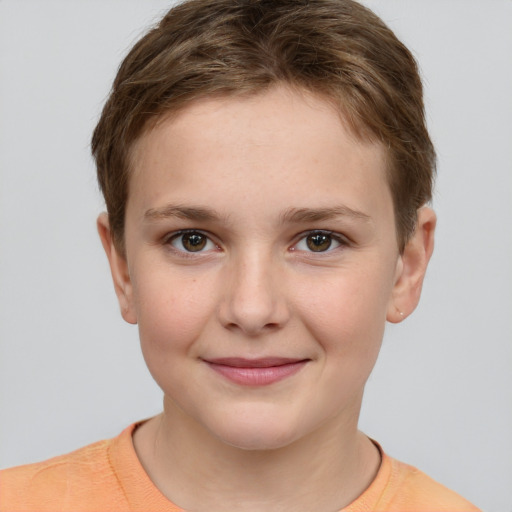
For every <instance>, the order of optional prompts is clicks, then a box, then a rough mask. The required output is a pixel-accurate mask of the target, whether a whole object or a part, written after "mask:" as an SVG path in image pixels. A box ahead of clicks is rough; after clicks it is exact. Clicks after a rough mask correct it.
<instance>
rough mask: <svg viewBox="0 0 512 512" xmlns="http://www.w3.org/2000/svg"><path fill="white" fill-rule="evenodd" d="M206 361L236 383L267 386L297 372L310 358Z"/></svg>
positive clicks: (233, 358)
mask: <svg viewBox="0 0 512 512" xmlns="http://www.w3.org/2000/svg"><path fill="white" fill-rule="evenodd" d="M205 362H206V363H207V364H208V365H209V366H210V368H211V369H212V370H215V371H216V372H218V373H220V374H221V375H222V376H223V377H225V378H227V379H228V380H230V381H232V382H235V383H236V384H242V385H245V386H266V385H269V384H273V383H274V382H277V381H280V380H283V379H285V378H286V377H290V376H291V375H293V374H295V373H297V372H298V371H299V370H301V369H302V368H303V367H304V366H305V364H306V363H307V362H308V360H307V359H287V358H282V357H266V358H262V359H244V358H240V357H224V358H219V359H209V360H205Z"/></svg>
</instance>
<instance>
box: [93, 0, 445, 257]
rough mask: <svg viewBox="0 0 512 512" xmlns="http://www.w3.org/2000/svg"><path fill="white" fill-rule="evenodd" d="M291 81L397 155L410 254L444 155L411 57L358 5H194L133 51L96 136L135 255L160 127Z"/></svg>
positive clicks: (114, 222) (118, 239) (112, 210)
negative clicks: (134, 208)
mask: <svg viewBox="0 0 512 512" xmlns="http://www.w3.org/2000/svg"><path fill="white" fill-rule="evenodd" d="M279 84H286V85H287V86H290V87H292V88H297V89H301V90H305V91H309V92H312V93H314V94H315V95H318V96H322V97H323V98H325V99H326V100H327V101H328V102H330V103H331V104H332V105H333V106H334V107H335V108H336V109H337V111H338V112H339V113H340V117H341V119H342V120H343V122H344V123H346V124H347V126H348V128H349V129H350V131H351V132H352V134H353V135H354V136H355V137H356V138H357V139H359V140H362V141H375V142H378V143H380V144H382V145H383V146H384V148H385V149H386V172H387V180H388V185H389V187H390V191H391V194H392V198H393V206H394V213H395V222H396V239H397V244H398V247H399V250H400V251H402V250H403V248H404V246H405V244H406V242H407V240H408V239H409V237H410V236H411V234H412V233H413V232H414V229H415V225H416V218H417V211H418V209H419V208H420V207H421V206H423V205H424V204H425V203H426V202H428V201H429V200H430V199H431V195H432V182H433V174H434V168H435V153H434V149H433V146H432V143H431V141H430V138H429V135H428V132H427V129H426V126H425V119H424V108H423V98H422V85H421V80H420V77H419V74H418V69H417V65H416V62H415V60H414V58H413V56H412V55H411V53H410V52H409V50H408V49H407V48H406V47H405V46H404V45H403V44H402V43H401V42H400V41H399V40H398V39H397V38H396V36H395V35H394V34H393V32H392V31H391V30H390V29H389V28H387V27H386V26H385V25H384V23H383V22H382V21H381V20H380V19H379V18H378V17H377V16H375V15H374V14H373V13H372V12H371V11H369V10H368V9H366V8H365V7H363V6H362V5H360V4H358V3H357V2H353V1H351V0H314V1H296V0H278V1H272V2H268V1H265V0H236V1H233V0H191V1H188V2H184V3H182V4H180V5H178V6H176V7H174V8H173V9H171V10H170V11H169V12H168V13H167V14H166V15H165V16H164V18H163V19H162V20H161V21H160V23H159V24H158V25H157V26H156V27H155V28H154V29H152V30H150V31H149V32H148V33H147V34H146V35H145V36H144V37H143V38H142V39H141V40H140V41H139V42H138V43H137V44H136V45H135V46H134V47H133V49H132V50H131V51H130V53H129V54H128V55H127V57H126V58H125V60H124V61H123V63H122V65H121V67H120V69H119V71H118V74H117V76H116V79H115V81H114V84H113V87H112V91H111V94H110V97H109V99H108V101H107V103H106V105H105V107H104V109H103V113H102V116H101V118H100V121H99V122H98V125H97V127H96V130H95V132H94V135H93V139H92V151H93V155H94V157H95V159H96V164H97V169H98V179H99V183H100V187H101V190H102V192H103V195H104V197H105V201H106V205H107V211H108V215H109V222H110V227H111V230H112V234H113V237H114V240H115V244H116V246H117V247H118V249H119V250H120V251H121V252H122V251H124V223H125V212H126V204H127V200H128V197H129V193H130V175H131V169H132V163H133V162H132V153H133V148H134V146H135V143H136V141H137V140H139V139H140V138H141V136H142V135H143V134H144V133H146V132H147V131H148V130H150V129H151V128H152V127H154V126H155V125H156V124H157V123H158V122H159V120H161V119H163V118H164V117H166V116H169V115H172V114H173V113H177V112H178V111H180V110H182V109H184V108H186V106H187V105H190V104H191V103H193V102H194V101H196V100H198V99H201V98H205V97H221V96H250V95H255V94H258V93H262V92H264V91H267V90H269V89H270V88H272V87H275V86H277V85H279Z"/></svg>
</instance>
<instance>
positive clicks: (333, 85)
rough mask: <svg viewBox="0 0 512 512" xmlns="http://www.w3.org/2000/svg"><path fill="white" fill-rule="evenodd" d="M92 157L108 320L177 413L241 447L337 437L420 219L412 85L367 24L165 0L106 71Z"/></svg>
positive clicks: (270, 6) (399, 49)
mask: <svg viewBox="0 0 512 512" xmlns="http://www.w3.org/2000/svg"><path fill="white" fill-rule="evenodd" d="M93 152H94V155H95V157H96V160H97V165H98V174H99V179H100V184H101V187H102V190H103V193H104V195H105V199H106V203H107V209H108V218H107V217H105V216H103V217H100V219H99V223H98V224H99V231H100V235H101V238H102V241H103V244H104V247H105V249H106V252H107V255H108V257H109V260H110V265H111V269H112V275H113V278H114V284H115V287H116V292H117V295H118V298H119V302H120V305H121V310H122V314H123V317H124V318H125V320H127V321H128V322H131V323H137V324H138V326H139V333H140V338H141V345H142V351H143V353H144V357H145V359H146V362H147V364H148V367H149V369H150V372H151V373H152V375H153V377H154V378H155V380H156V381H157V383H158V384H159V385H160V387H161V388H162V389H163V390H164V392H165V396H166V402H165V403H166V411H172V417H173V418H174V420H175V421H176V418H181V420H182V426H183V425H185V426H186V428H185V431H186V432H195V433H197V435H203V437H202V439H203V440H204V439H209V440H211V439H212V436H211V434H213V438H215V439H221V440H222V441H223V442H224V445H225V444H230V445H235V446H237V447H239V448H245V449H270V448H279V447H283V446H285V445H288V444H290V443H292V442H294V441H298V440H303V439H305V438H308V437H309V438H310V439H311V436H310V435H309V434H311V435H313V433H314V432H315V433H320V432H323V433H324V434H325V433H326V432H325V430H326V429H331V432H330V433H331V434H332V433H333V432H332V429H334V430H335V431H336V432H338V433H339V430H340V429H342V430H344V431H351V432H353V431H354V430H355V429H356V427H357V417H358V411H359V407H360V404H361V399H362V393H363V389H364V385H365V382H366V379H367V378H368V376H369V374H370V372H371V369H372V367H373V364H374V362H375V360H376V357H377V354H378V351H379V348H380V344H381V341H382V336H383V332H384V324H385V321H386V320H389V321H393V322H399V321H401V320H402V318H403V316H406V315H407V314H409V313H410V312H411V311H412V310H413V309H414V307H415V306H416V304H417V302H418V300H419V294H420V290H421V283H422V279H423V275H424V273H425V269H426V265H427V262H428V259H429V257H430V254H431V252H432V241H433V230H434V225H435V216H433V213H432V212H431V211H430V210H429V209H425V208H422V206H423V205H424V203H425V202H426V201H427V200H428V199H429V198H430V187H431V178H432V168H433V160H434V155H433V150H432V147H431V144H430V141H429V138H428V135H427V132H426V130H425V127H424V120H423V107H422V100H421V83H420V80H419V78H418V74H417V70H416V65H415V63H414V60H413V59H412V57H411V55H410V53H409V52H408V51H407V50H406V49H405V48H404V47H403V45H402V44H401V43H400V42H398V41H397V40H396V38H395V37H394V36H393V34H392V33H391V32H390V31H389V30H388V29H387V28H386V27H385V26H384V25H383V24H382V22H381V21H379V20H378V19H377V18H376V17H375V16H374V15H373V14H371V13H370V12H369V11H367V10H366V9H364V8H363V7H361V6H360V5H359V4H357V3H354V2H349V1H342V0H317V1H310V2H298V1H296V0H280V1H272V2H268V3H267V2H266V1H263V0H259V1H258V0H246V1H242V0H239V1H233V0H208V1H205V0H193V1H191V2H187V3H184V4H181V5H179V6H178V7H176V8H174V9H172V10H171V11H170V12H169V13H168V14H167V15H166V16H165V17H164V19H163V20H162V21H161V22H160V24H159V25H158V26H157V27H156V28H155V29H154V30H152V31H150V32H149V33H148V34H147V35H146V36H145V37H144V38H143V39H142V40H141V41H140V42H139V43H137V44H136V45H135V47H134V48H133V50H132V51H131V52H130V54H129V55H128V57H127V58H126V59H125V61H124V62H123V64H122V65H121V68H120V70H119V73H118V76H117V78H116V80H115V83H114V87H113V91H112V94H111V96H110V98H109V100H108V102H107V104H106V106H105V109H104V112H103V114H102V117H101V119H100V122H99V124H98V127H97V128H96V131H95V133H94V137H93ZM205 432H208V436H206V437H204V435H205ZM328 437H330V436H328V435H327V436H326V435H323V436H321V438H323V439H325V438H328ZM317 439H318V438H317Z"/></svg>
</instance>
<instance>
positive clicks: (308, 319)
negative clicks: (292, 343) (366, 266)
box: [296, 267, 391, 360]
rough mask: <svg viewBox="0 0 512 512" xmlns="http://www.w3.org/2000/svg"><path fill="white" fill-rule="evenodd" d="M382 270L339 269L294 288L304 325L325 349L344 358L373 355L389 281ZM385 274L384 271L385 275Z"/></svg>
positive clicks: (379, 337)
mask: <svg viewBox="0 0 512 512" xmlns="http://www.w3.org/2000/svg"><path fill="white" fill-rule="evenodd" d="M382 272H383V270H382V269H380V270H379V269H378V267H377V268H376V269H373V271H372V272H368V271H367V270H366V271H364V272H363V271H359V272H358V271H351V272H344V271H341V272H339V273H338V274H337V275H335V276H329V277H325V278H323V279H320V280H317V281H316V282H315V283H313V282H311V283H309V285H308V283H307V282H303V283H302V284H301V287H300V289H298V290H297V291H296V296H297V298H298V301H297V307H298V308H300V310H301V311H302V315H301V316H302V317H303V321H304V324H305V325H306V327H307V328H308V330H309V331H310V332H311V333H312V334H313V336H314V337H315V338H316V339H317V341H318V343H319V344H320V345H321V346H322V348H323V350H324V352H329V353H331V354H333V353H334V354H337V355H339V356H340V357H343V358H345V360H347V359H351V358H358V357H360V358H361V359H362V360H367V359H368V358H370V359H372V358H373V356H374V357H376V355H377V353H378V350H379V348H380V344H381V341H382V337H383V334H384V327H385V320H386V312H387V303H388V300H389V296H390V293H391V286H390V280H386V279H383V278H382V276H383V273H382ZM384 275H386V274H384Z"/></svg>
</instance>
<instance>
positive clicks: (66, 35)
mask: <svg viewBox="0 0 512 512" xmlns="http://www.w3.org/2000/svg"><path fill="white" fill-rule="evenodd" d="M366 3H367V4H368V5H369V6H371V7H373V8H374V9H375V10H376V11H377V13H378V14H380V15H381V16H382V17H383V19H384V20H385V21H386V22H387V23H388V24H389V25H390V26H391V27H392V28H393V29H394V30H395V31H396V32H397V34H398V35H399V37H401V38H402V39H403V41H404V42H405V43H406V44H407V45H408V46H409V47H410V48H411V49H412V50H413V52H414V54H415V55H416V56H417V58H418V59H419V61H420V64H421V69H422V73H423V75H424V77H425V87H426V103H427V109H428V121H429V125H430V128H431V132H432V136H433V139H434V141H435V143H436V145H437V150H438V153H439V178H438V182H437V192H436V195H435V200H434V206H435V208H436V210H437V213H438V216H439V227H438V233H437V245H436V250H435V254H434V258H433V261H432V264H431V267H430V271H429V275H428V276H427V281H426V284H425V289H424V294H423V299H422V303H421V304H420V307H419V308H418V310H417V312H416V313H415V314H414V315H413V316H412V317H411V318H409V319H407V321H406V322H404V323H403V324H401V325H398V326H389V327H388V330H387V333H386V338H385V342H384V347H383V350H382V354H381V358H380V361H379V362H378V364H377V367H376V369H375V371H374V373H373V375H372V376H371V378H370V381H369V383H368V386H367V394H366V398H365V402H364V407H363V413H362V418H361V426H362V429H363V430H365V431H366V432H367V433H368V434H369V435H370V436H372V437H373V438H375V439H377V440H378V441H379V442H380V443H381V444H382V445H383V446H384V448H385V450H386V451H387V452H388V453H389V454H390V455H392V456H395V457H397V458H400V459H402V460H405V461H406V462H409V463H411V464H414V465H416V466H418V467H419V468H421V469H422V470H423V471H426V472H427V473H429V474H430V475H431V476H433V477H434V478H436V479H438V480H440V481H441V482H443V483H444V484H446V485H448V486H449V487H452V488H453V489H455V490H456V491H458V492H459V493H461V494H463V495H464V496H466V497H467V498H468V499H470V500H472V501H473V502H475V503H476V504H477V505H479V506H480V507H482V508H483V509H485V510H487V511H489V512H493V511H495V512H498V511H500V512H501V511H510V510H512V435H511V433H512V372H511V363H512V335H511V334H512V333H511V331H512V322H511V315H512V279H511V277H512V276H511V274H512V265H511V263H510V257H511V254H512V229H511V219H512V211H511V210H512V206H511V204H512V201H511V199H512V197H511V196H512V121H511V120H512V64H511V63H512V2H511V1H510V0H491V1H483V0H480V1H476V0H474V1H471V0H460V1H455V0H449V1H446V0H429V1H426V0H425V1H419V0H417V1H415V0H400V1H399V0H395V1H391V0H387V1H385V2H384V1H377V0H373V1H368V2H366ZM169 4H170V3H169V2H166V1H162V0H159V1H157V0H146V1H144V2H140V1H134V0H130V1H128V0H116V1H114V0H109V1H99V0H98V1H87V2H86V1H69V0H68V1H65V0H60V1H57V0H53V1H52V0H45V1H44V2H41V1H36V0H32V1H30V0H3V1H0V415H1V418H0V466H1V467H7V466H11V465H16V464H22V463H26V462H32V461H37V460H42V459H45V458H48V457H50V456H53V455H56V454H60V453H63V452H66V451H70V450H72V449H75V448H77V447H79V446H82V445H84V444H86V443H90V442H93V441H95V440H98V439H101V438H106V437H110V436H114V435H116V434H118V433H119V432H120V431H121V429H122V428H124V427H125V426H126V425H128V424H129V423H131V422H133V421H136V420H139V419H142V418H144V417H148V416H151V415H153V414H155V413H157V412H159V410H160V407H161V393H160V391H159V390H158V389H157V387H156V385H155V384H154V383H153V382H152V379H151V377H150V376H149V374H148V372H147V370H146V369H145V366H144V363H143V360H142V357H141V355H140V351H139V348H138V343H137V331H136V328H134V327H132V326H128V325H126V324H124V323H123V322H122V320H121V317H120V315H119V313H118V308H117V303H116V300H115V296H114V293H113V289H112V286H111V283H110V276H109V272H108V268H107V263H106V259H105V257H104V256H103V254H102V249H101V247H100V243H99V240H98V239H97V235H96V232H95V217H96V215H97V213H98V212H99V211H101V210H102V207H103V206H102V200H101V198H100V195H99V193H98V191H97V187H96V183H95V176H94V168H93V165H92V160H91V158H90V157H89V149H88V144H89V138H90V134H91V131H92V129H93V127H94V124H95V121H96V119H97V117H98V114H99V111H100V108H101V106H102V103H103V101H104V98H105V96H106V94H107V92H108V89H109V87H110V83H111V81H112V79H113V76H114V73H115V69H116V68H117V66H118V64H119V62H120V60H121V58H122V56H123V55H124V54H125V52H126V50H127V49H128V48H129V47H130V45H131V44H132V43H133V42H134V41H135V40H136V39H137V38H138V37H139V35H140V34H141V33H143V32H144V29H145V27H147V26H148V24H150V23H152V22H154V21H155V20H156V19H157V18H158V17H159V15H160V14H162V12H163V11H164V10H165V8H166V7H168V6H169Z"/></svg>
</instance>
